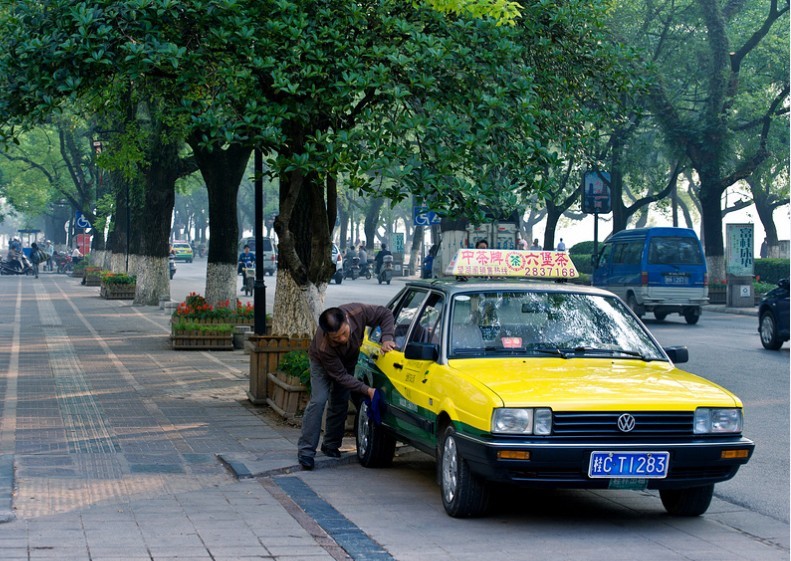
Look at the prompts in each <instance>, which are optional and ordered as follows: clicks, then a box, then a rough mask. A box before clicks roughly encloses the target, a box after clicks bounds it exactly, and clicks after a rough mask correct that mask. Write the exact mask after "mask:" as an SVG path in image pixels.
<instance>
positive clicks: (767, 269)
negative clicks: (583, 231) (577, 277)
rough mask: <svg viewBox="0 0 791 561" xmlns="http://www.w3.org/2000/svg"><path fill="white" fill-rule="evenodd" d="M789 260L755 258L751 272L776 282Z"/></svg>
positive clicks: (781, 276) (764, 279)
mask: <svg viewBox="0 0 791 561" xmlns="http://www.w3.org/2000/svg"><path fill="white" fill-rule="evenodd" d="M789 262H790V261H789V260H788V259H756V260H755V267H754V268H753V272H754V273H755V276H756V278H758V279H760V280H761V282H768V283H772V284H777V281H779V280H780V279H787V278H788V277H789V274H788V272H789ZM576 263H577V261H576V260H575V261H574V264H575V265H576Z"/></svg>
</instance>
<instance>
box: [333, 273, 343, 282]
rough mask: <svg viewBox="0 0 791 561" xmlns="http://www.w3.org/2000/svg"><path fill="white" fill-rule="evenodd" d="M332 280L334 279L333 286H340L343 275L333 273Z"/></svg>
mask: <svg viewBox="0 0 791 561" xmlns="http://www.w3.org/2000/svg"><path fill="white" fill-rule="evenodd" d="M333 278H334V279H335V284H341V283H342V282H343V273H335V276H334V277H333Z"/></svg>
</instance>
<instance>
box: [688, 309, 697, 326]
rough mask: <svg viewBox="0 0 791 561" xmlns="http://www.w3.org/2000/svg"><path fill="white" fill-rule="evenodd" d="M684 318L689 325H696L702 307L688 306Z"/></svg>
mask: <svg viewBox="0 0 791 561" xmlns="http://www.w3.org/2000/svg"><path fill="white" fill-rule="evenodd" d="M684 319H685V320H687V323H688V324H689V325H695V324H696V323H698V320H699V319H700V308H687V309H686V310H684Z"/></svg>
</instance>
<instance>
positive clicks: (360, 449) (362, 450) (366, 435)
mask: <svg viewBox="0 0 791 561" xmlns="http://www.w3.org/2000/svg"><path fill="white" fill-rule="evenodd" d="M360 407H361V409H360V414H359V415H358V416H357V455H358V456H361V457H362V456H365V454H366V452H367V451H368V446H369V439H370V436H371V421H370V419H369V418H368V405H366V404H365V403H362V404H361V405H360Z"/></svg>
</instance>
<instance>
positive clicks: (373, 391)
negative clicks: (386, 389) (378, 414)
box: [368, 388, 376, 401]
mask: <svg viewBox="0 0 791 561" xmlns="http://www.w3.org/2000/svg"><path fill="white" fill-rule="evenodd" d="M375 393H376V389H374V388H368V399H370V400H371V401H373V400H374V394H375Z"/></svg>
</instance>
